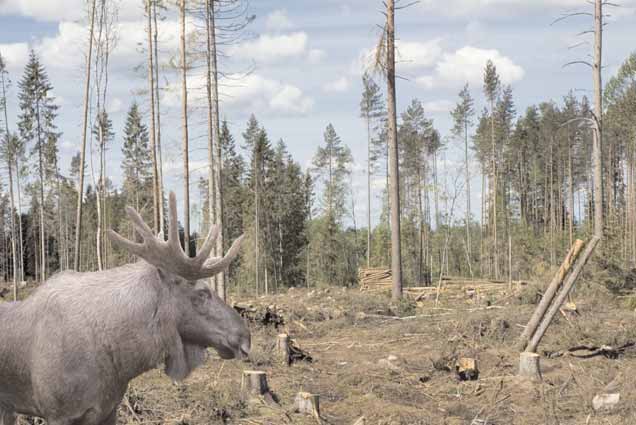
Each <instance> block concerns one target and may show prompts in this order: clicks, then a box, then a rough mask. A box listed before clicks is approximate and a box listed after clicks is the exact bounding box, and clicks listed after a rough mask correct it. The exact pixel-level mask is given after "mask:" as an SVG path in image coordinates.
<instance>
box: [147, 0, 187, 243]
mask: <svg viewBox="0 0 636 425" xmlns="http://www.w3.org/2000/svg"><path fill="white" fill-rule="evenodd" d="M152 1H153V0H147V1H146V13H147V14H148V22H147V24H148V25H147V30H148V88H149V90H148V91H149V93H150V151H151V153H150V155H151V158H152V221H153V230H154V232H155V234H157V233H159V232H160V231H161V230H162V228H163V226H162V224H161V217H160V215H161V214H160V213H159V209H160V208H159V204H160V203H163V200H162V199H160V194H159V167H158V165H157V144H156V134H157V130H156V128H155V74H154V71H155V69H154V68H155V65H154V62H155V61H154V51H153V46H152ZM182 57H183V56H182ZM182 64H185V62H182ZM186 137H187V136H186ZM186 249H187V248H186Z"/></svg>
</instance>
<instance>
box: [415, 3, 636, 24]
mask: <svg viewBox="0 0 636 425" xmlns="http://www.w3.org/2000/svg"><path fill="white" fill-rule="evenodd" d="M620 3H621V6H623V8H622V9H625V8H628V9H630V8H633V7H634V6H636V0H624V1H621V2H620ZM420 7H421V8H422V10H423V11H424V12H425V13H428V14H430V13H435V14H439V15H443V16H448V17H453V18H474V17H476V16H480V17H484V18H490V19H492V18H506V17H516V16H525V17H527V16H528V15H529V14H536V15H543V16H546V15H547V16H552V15H554V17H557V16H558V15H559V14H560V13H562V12H568V11H572V10H588V9H589V5H588V4H586V2H584V1H581V0H446V1H443V2H442V1H439V0H422V1H421V2H420ZM618 12H619V14H622V13H621V12H620V11H618ZM613 14H614V13H613Z"/></svg>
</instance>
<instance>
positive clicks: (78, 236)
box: [73, 0, 96, 271]
mask: <svg viewBox="0 0 636 425" xmlns="http://www.w3.org/2000/svg"><path fill="white" fill-rule="evenodd" d="M95 2H96V0H93V1H92V6H91V24H90V29H89V37H88V58H87V60H86V84H85V85H84V122H83V124H82V147H81V150H80V164H79V186H78V188H77V216H76V218H75V253H74V261H73V268H74V269H75V271H79V268H80V244H81V240H82V201H83V197H84V196H83V195H84V166H85V163H86V131H87V127H88V102H89V100H90V99H89V92H90V85H91V60H92V55H93V29H94V28H95Z"/></svg>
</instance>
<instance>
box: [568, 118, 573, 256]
mask: <svg viewBox="0 0 636 425" xmlns="http://www.w3.org/2000/svg"><path fill="white" fill-rule="evenodd" d="M571 144H572V143H571V140H570V131H569V128H568V203H569V208H568V209H569V210H570V211H569V220H568V233H569V241H570V244H569V245H570V246H572V244H573V243H574V181H573V179H572V146H571Z"/></svg>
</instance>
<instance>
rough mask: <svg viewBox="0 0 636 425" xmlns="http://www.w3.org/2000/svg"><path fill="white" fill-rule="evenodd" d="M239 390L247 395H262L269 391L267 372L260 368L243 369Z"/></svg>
mask: <svg viewBox="0 0 636 425" xmlns="http://www.w3.org/2000/svg"><path fill="white" fill-rule="evenodd" d="M241 391H242V392H243V393H244V394H246V395H249V396H262V395H265V394H267V393H269V386H268V385H267V374H266V373H265V372H263V371H260V370H245V371H243V379H242V380H241Z"/></svg>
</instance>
